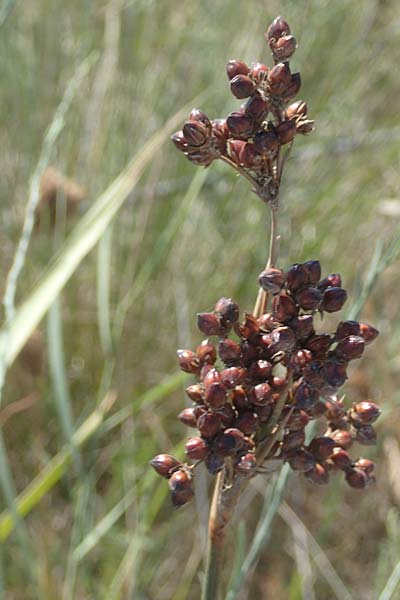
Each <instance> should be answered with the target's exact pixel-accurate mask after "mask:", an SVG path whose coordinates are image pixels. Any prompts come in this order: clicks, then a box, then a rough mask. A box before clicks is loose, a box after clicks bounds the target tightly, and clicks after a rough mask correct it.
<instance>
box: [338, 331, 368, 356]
mask: <svg viewBox="0 0 400 600" xmlns="http://www.w3.org/2000/svg"><path fill="white" fill-rule="evenodd" d="M364 346H365V342H364V340H363V338H362V337H359V336H357V335H349V337H346V338H344V339H342V340H340V342H339V343H338V345H337V346H336V349H335V354H336V355H337V356H339V358H342V359H344V360H354V359H356V358H360V357H361V356H362V354H363V352H364Z"/></svg>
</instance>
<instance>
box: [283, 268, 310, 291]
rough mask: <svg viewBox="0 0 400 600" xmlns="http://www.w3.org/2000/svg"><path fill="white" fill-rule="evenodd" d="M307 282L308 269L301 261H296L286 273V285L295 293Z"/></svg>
mask: <svg viewBox="0 0 400 600" xmlns="http://www.w3.org/2000/svg"><path fill="white" fill-rule="evenodd" d="M307 284H308V272H307V269H306V268H305V267H304V266H303V265H301V264H299V263H295V264H294V265H292V266H291V267H290V269H289V270H288V271H287V273H286V285H287V287H288V288H289V290H290V291H291V292H293V293H295V292H297V291H298V290H300V289H301V288H303V287H304V286H306V285H307Z"/></svg>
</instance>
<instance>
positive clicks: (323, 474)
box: [305, 463, 329, 485]
mask: <svg viewBox="0 0 400 600" xmlns="http://www.w3.org/2000/svg"><path fill="white" fill-rule="evenodd" d="M305 476H306V478H307V479H308V481H311V483H316V484H317V485H325V484H327V483H328V481H329V472H328V469H327V468H326V466H324V465H322V464H321V463H317V464H315V465H314V466H313V467H312V468H311V469H310V470H309V471H307V472H306V473H305Z"/></svg>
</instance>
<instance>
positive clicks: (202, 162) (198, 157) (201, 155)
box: [186, 150, 214, 167]
mask: <svg viewBox="0 0 400 600" xmlns="http://www.w3.org/2000/svg"><path fill="white" fill-rule="evenodd" d="M186 158H187V159H188V160H190V162H191V163H193V164H194V165H198V166H200V167H208V166H209V165H210V164H211V163H212V161H213V160H214V155H213V154H211V153H210V152H209V151H207V150H201V151H198V152H188V153H187V154H186Z"/></svg>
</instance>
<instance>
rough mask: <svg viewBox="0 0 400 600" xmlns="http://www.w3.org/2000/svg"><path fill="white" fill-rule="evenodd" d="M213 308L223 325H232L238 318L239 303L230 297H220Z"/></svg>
mask: <svg viewBox="0 0 400 600" xmlns="http://www.w3.org/2000/svg"><path fill="white" fill-rule="evenodd" d="M214 310H215V312H216V313H217V314H218V315H219V317H220V318H221V321H222V323H223V325H232V324H233V323H236V321H237V320H238V318H239V305H238V304H237V302H235V301H234V300H232V298H220V299H219V300H218V302H217V304H216V305H215V308H214Z"/></svg>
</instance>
